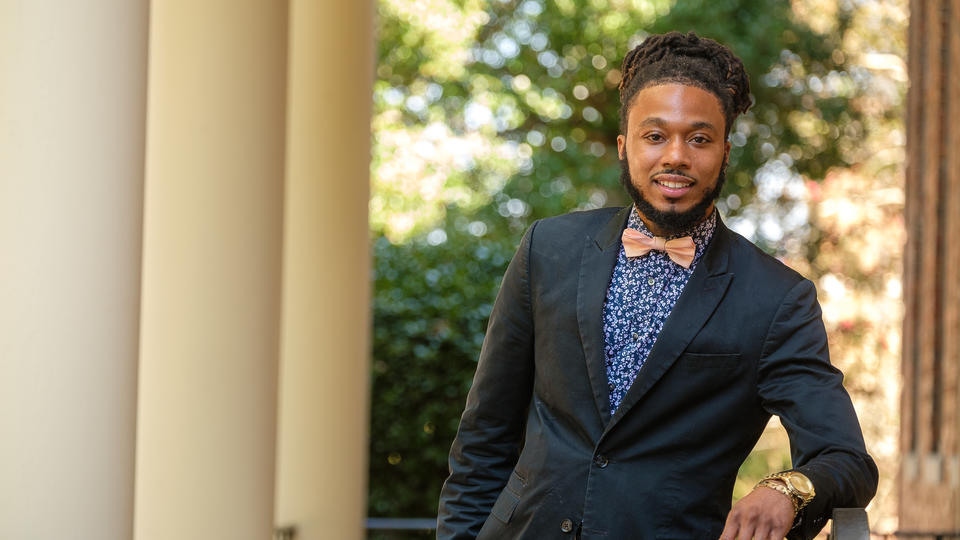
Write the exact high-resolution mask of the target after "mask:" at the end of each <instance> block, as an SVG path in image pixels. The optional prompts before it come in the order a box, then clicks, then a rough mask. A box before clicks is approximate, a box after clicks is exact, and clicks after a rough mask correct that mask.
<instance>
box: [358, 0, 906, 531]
mask: <svg viewBox="0 0 960 540" xmlns="http://www.w3.org/2000/svg"><path fill="white" fill-rule="evenodd" d="M907 22H908V9H907V5H906V2H905V1H869V0H863V1H853V0H851V1H839V2H837V1H833V0H793V1H791V2H786V1H780V0H769V1H768V0H719V1H713V2H699V1H682V0H681V1H677V2H673V1H669V0H489V1H481V0H463V1H455V0H379V1H378V2H377V33H378V36H379V46H378V57H377V68H376V79H375V83H374V113H373V161H372V164H371V177H372V193H371V200H370V223H371V233H372V237H373V246H374V269H375V272H374V273H375V287H374V302H373V309H374V333H373V391H372V399H373V402H372V403H373V405H372V409H371V411H372V419H371V440H370V493H369V496H370V499H369V513H370V515H371V516H406V517H421V516H432V515H435V512H436V503H437V493H438V489H439V486H440V484H441V482H442V480H443V479H444V478H445V475H446V458H447V452H448V450H449V446H450V443H451V441H452V439H453V436H454V434H455V433H456V428H457V424H458V420H459V415H460V413H461V412H462V408H463V403H464V400H465V396H466V392H467V390H468V389H469V386H470V381H471V378H472V375H473V371H474V369H475V367H476V360H477V358H478V354H479V350H480V345H481V343H482V340H483V335H484V330H485V325H486V319H487V316H488V315H489V313H490V309H491V306H492V302H493V299H494V297H495V294H496V291H497V287H498V283H499V280H500V278H501V275H502V273H503V271H504V270H505V268H506V264H507V262H508V261H509V259H510V257H511V256H512V255H513V251H514V249H515V246H516V245H517V243H518V242H519V239H520V237H521V235H522V233H523V231H524V230H525V229H526V228H527V227H528V226H529V225H530V224H531V223H532V222H533V221H534V220H536V219H539V218H543V217H547V216H552V215H556V214H560V213H564V212H569V211H573V210H582V209H589V208H598V207H602V206H612V205H625V204H627V203H628V197H627V196H626V194H625V193H624V191H623V189H622V188H621V187H620V185H619V181H618V178H619V166H618V164H617V154H616V135H617V133H618V119H619V116H618V110H619V101H618V92H617V84H618V83H619V82H620V77H621V73H620V71H619V68H620V64H621V61H622V58H623V55H624V54H625V53H626V51H628V50H630V49H631V48H632V47H634V46H635V45H637V44H638V43H639V42H640V41H642V40H643V39H644V37H646V36H647V35H648V34H650V33H660V32H665V31H669V30H680V31H688V30H695V31H696V32H697V33H698V34H699V35H701V36H706V37H710V38H713V39H716V40H718V41H720V42H721V43H724V44H727V45H728V46H729V47H730V48H731V49H732V50H733V51H734V52H735V53H736V54H737V55H738V56H740V58H742V59H743V62H744V64H745V66H746V69H747V72H748V74H749V75H750V77H751V80H750V83H751V89H752V93H753V96H754V98H755V105H754V107H753V108H752V109H751V110H750V111H749V112H748V113H747V114H746V115H744V116H743V117H742V118H740V119H739V120H738V121H737V123H736V124H735V125H734V127H733V129H732V131H731V135H730V140H731V142H732V144H733V149H732V151H731V155H730V166H729V168H728V179H729V180H728V183H727V186H726V188H725V191H724V193H723V196H722V198H721V199H720V201H719V203H718V207H719V209H720V212H721V214H722V215H723V216H724V218H725V220H726V222H727V223H728V224H730V226H731V228H733V229H734V230H736V231H738V232H740V233H741V234H743V235H744V236H746V237H747V238H749V239H750V240H752V241H753V242H755V243H756V244H757V245H759V246H760V247H762V248H763V249H764V250H766V251H767V252H769V253H771V254H773V255H775V256H777V257H779V258H780V259H781V260H783V261H784V262H786V263H787V264H788V265H790V266H792V267H793V268H795V269H797V270H798V271H800V272H801V273H802V274H804V275H805V276H807V277H808V278H810V279H812V280H813V281H814V282H815V283H816V284H817V286H818V290H819V295H820V301H821V303H822V305H823V310H824V316H825V322H826V325H827V329H828V332H829V339H830V345H831V353H832V359H833V362H834V363H835V364H836V365H837V366H838V367H840V368H841V369H842V370H843V371H844V373H845V374H846V386H847V388H848V390H849V392H850V393H851V395H852V397H853V400H854V403H855V405H856V407H857V410H858V412H859V416H860V420H861V422H862V424H863V429H864V434H865V437H866V440H867V446H868V449H869V451H870V452H871V454H872V455H873V456H874V457H875V459H876V460H877V462H878V465H879V467H880V470H881V471H882V474H881V483H880V487H879V491H878V494H877V497H876V498H875V499H874V502H873V503H872V504H871V506H870V508H869V511H870V514H871V517H872V524H873V528H874V529H875V530H876V531H878V532H887V533H890V532H893V531H894V530H895V529H896V526H897V521H896V492H895V491H894V484H895V476H896V475H895V471H896V470H897V454H898V441H899V417H898V411H899V398H900V374H899V370H900V348H901V345H900V325H901V320H902V311H903V310H902V307H901V306H902V300H901V291H902V288H903V287H902V283H901V273H902V266H903V261H902V256H903V244H904V240H905V237H904V223H903V217H902V216H903V209H904V190H903V182H904V157H905V151H904V143H905V127H904V116H905V98H906V91H907V69H906V50H907V42H906V41H907ZM789 466H790V458H789V446H788V441H787V439H786V436H785V433H784V431H783V429H782V428H781V427H780V426H779V424H778V423H777V422H776V419H774V420H773V421H772V422H771V424H770V427H769V428H768V429H767V431H766V432H765V433H764V436H763V438H762V439H761V440H760V442H759V443H758V445H757V447H756V449H755V450H754V452H753V453H752V454H751V456H750V458H749V459H748V460H747V462H746V463H745V464H744V465H743V468H742V470H741V474H740V479H739V481H738V483H737V486H736V491H735V493H734V498H735V499H736V498H739V497H741V496H743V495H744V494H746V493H747V492H749V491H750V489H752V487H753V485H754V484H755V483H756V481H758V480H759V479H760V478H762V477H763V476H765V475H766V474H768V473H769V472H772V471H777V470H782V469H786V468H789ZM382 534H387V533H382ZM394 534H396V533H394ZM383 537H384V538H387V537H391V536H389V535H387V536H383Z"/></svg>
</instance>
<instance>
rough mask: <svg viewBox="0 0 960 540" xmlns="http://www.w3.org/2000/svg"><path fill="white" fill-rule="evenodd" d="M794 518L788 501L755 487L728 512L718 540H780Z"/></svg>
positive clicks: (791, 503) (790, 502)
mask: <svg viewBox="0 0 960 540" xmlns="http://www.w3.org/2000/svg"><path fill="white" fill-rule="evenodd" d="M794 517H795V516H794V513H793V502H792V501H791V500H790V497H788V496H787V495H785V494H783V493H780V492H779V491H777V490H775V489H770V488H767V487H758V488H755V489H754V490H753V491H751V492H750V493H749V494H748V495H747V496H746V497H744V498H742V499H740V500H739V501H737V504H735V505H733V508H731V509H730V513H729V514H727V522H726V523H725V524H724V526H723V533H722V534H721V535H720V540H738V539H739V540H753V539H755V540H783V538H784V537H785V536H787V532H788V531H789V530H790V527H791V526H792V525H793V518H794Z"/></svg>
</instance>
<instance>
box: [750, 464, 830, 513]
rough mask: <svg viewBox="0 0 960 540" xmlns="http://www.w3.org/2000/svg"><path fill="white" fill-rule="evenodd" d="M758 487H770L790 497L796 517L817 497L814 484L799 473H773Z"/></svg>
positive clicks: (758, 484)
mask: <svg viewBox="0 0 960 540" xmlns="http://www.w3.org/2000/svg"><path fill="white" fill-rule="evenodd" d="M757 486H758V487H760V486H763V487H768V488H770V489H774V490H776V491H779V492H780V493H783V494H784V495H786V496H788V497H789V498H790V501H791V502H792V503H793V507H794V510H795V515H796V513H798V512H799V511H800V510H802V509H803V507H805V506H806V505H808V504H810V501H812V500H813V498H814V497H815V496H816V491H815V490H814V487H813V482H811V481H810V479H809V478H807V477H806V475H804V474H803V473H801V472H799V471H783V472H778V473H773V474H771V475H768V476H767V477H766V478H764V479H763V480H761V481H760V482H759V483H757Z"/></svg>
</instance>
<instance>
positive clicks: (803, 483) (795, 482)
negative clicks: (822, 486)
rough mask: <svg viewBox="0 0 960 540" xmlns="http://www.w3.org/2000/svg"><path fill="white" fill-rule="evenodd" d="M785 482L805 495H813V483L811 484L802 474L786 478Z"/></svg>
mask: <svg viewBox="0 0 960 540" xmlns="http://www.w3.org/2000/svg"><path fill="white" fill-rule="evenodd" d="M784 480H786V481H787V482H789V483H790V486H791V487H793V488H794V489H796V490H797V491H799V492H800V493H802V494H804V495H809V494H811V493H813V483H812V482H810V479H809V478H807V477H806V476H804V475H802V474H799V473H794V474H791V475H789V476H787V477H786V478H784Z"/></svg>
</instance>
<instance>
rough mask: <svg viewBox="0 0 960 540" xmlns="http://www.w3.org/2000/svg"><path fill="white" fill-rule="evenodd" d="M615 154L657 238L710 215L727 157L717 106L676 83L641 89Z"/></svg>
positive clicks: (707, 96) (711, 97) (714, 99)
mask: <svg viewBox="0 0 960 540" xmlns="http://www.w3.org/2000/svg"><path fill="white" fill-rule="evenodd" d="M629 106H630V109H629V110H628V111H627V129H626V134H625V135H620V136H618V137H617V150H618V152H619V155H620V160H621V164H622V165H623V171H624V175H625V178H624V180H625V187H626V188H627V191H628V192H630V195H631V197H633V199H634V202H635V203H636V205H637V210H638V211H639V212H640V217H641V218H642V219H643V222H644V224H646V225H647V227H648V228H649V229H650V231H651V232H653V233H654V234H656V235H660V236H668V235H670V234H674V233H678V232H682V231H683V230H684V229H686V228H689V227H690V226H692V225H694V224H696V223H698V222H699V221H701V220H702V219H703V218H705V217H706V216H707V215H709V214H710V212H711V211H712V210H713V201H714V200H715V199H716V198H717V196H719V194H720V188H721V187H722V180H723V169H724V167H725V165H726V161H727V156H728V155H729V153H730V143H728V142H727V141H726V139H725V137H724V128H725V125H724V122H725V120H724V116H723V109H722V108H721V106H720V101H719V100H718V99H717V97H716V96H714V95H713V94H712V93H710V92H708V91H706V90H702V89H700V88H697V87H695V86H688V85H684V84H678V83H667V84H661V85H655V86H650V87H647V88H644V89H643V90H640V91H639V92H638V93H637V94H636V95H635V96H634V97H633V99H632V100H631V103H630V105H629Z"/></svg>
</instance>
